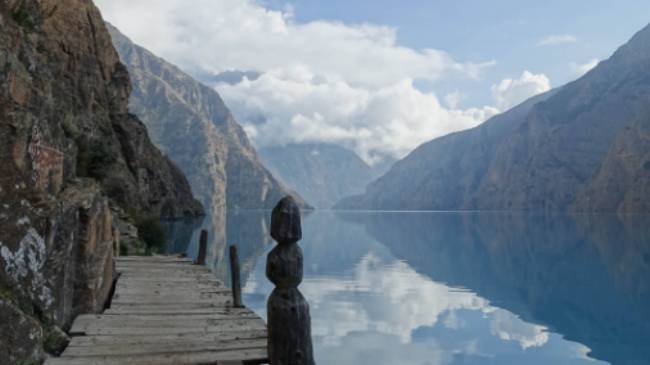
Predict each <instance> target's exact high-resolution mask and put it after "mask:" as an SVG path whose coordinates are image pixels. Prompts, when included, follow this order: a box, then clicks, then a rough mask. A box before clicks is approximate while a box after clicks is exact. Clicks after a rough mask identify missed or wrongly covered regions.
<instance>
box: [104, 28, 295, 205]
mask: <svg viewBox="0 0 650 365" xmlns="http://www.w3.org/2000/svg"><path fill="white" fill-rule="evenodd" d="M108 29H109V31H110V33H111V35H112V37H113V43H114V45H115V48H116V49H117V51H118V53H119V55H120V58H121V59H122V62H124V64H125V65H126V66H127V67H128V70H129V74H130V75H131V82H132V84H133V93H132V94H131V99H130V103H129V108H130V110H131V111H132V112H133V113H135V114H136V115H138V117H140V119H141V120H142V121H143V122H144V123H145V124H146V125H147V128H148V129H149V133H150V134H151V137H152V139H153V140H154V142H155V143H156V145H158V146H159V147H160V148H161V149H162V150H163V151H164V152H165V153H166V154H167V155H168V156H169V157H170V158H171V159H172V160H173V161H174V162H176V163H177V164H178V166H179V167H180V168H181V169H182V170H183V172H184V173H185V174H186V175H187V177H188V179H189V181H190V184H191V186H192V190H193V191H194V193H195V194H197V196H199V197H200V199H201V200H202V202H203V204H204V206H205V207H206V208H208V209H211V210H213V211H214V210H215V209H221V208H226V207H227V208H247V209H258V208H272V207H273V206H274V205H275V204H276V203H277V201H278V200H280V199H281V198H282V197H283V196H285V195H287V194H293V193H292V192H291V191H289V190H288V189H286V188H285V187H284V186H283V185H282V184H280V183H279V182H278V181H277V180H276V179H275V178H274V177H273V175H271V173H270V172H269V171H267V170H266V168H265V167H264V166H263V165H262V163H261V162H260V160H259V159H258V157H257V153H256V151H255V149H254V148H253V146H252V145H251V143H250V142H249V140H248V137H247V136H246V133H245V132H244V130H243V129H242V128H241V126H240V125H239V124H238V123H237V122H236V121H235V119H234V118H233V116H232V114H231V113H230V111H229V110H228V108H227V107H226V105H225V104H224V102H223V101H222V99H221V97H220V96H219V94H218V93H217V92H216V91H215V90H213V89H212V88H210V87H208V86H205V85H203V84H201V83H200V82H198V81H196V80H195V79H193V78H192V77H191V76H189V75H188V74H186V73H185V72H183V71H181V70H180V69H179V68H178V67H176V66H174V65H172V64H170V63H168V62H166V61H165V60H163V59H162V58H159V57H157V56H155V55H154V54H152V53H150V52H149V51H147V50H146V49H144V48H142V47H140V46H138V45H136V44H134V43H133V42H131V40H129V39H128V38H127V37H125V36H124V35H123V34H121V33H120V32H119V31H118V30H117V29H116V28H115V27H113V26H111V25H110V24H109V25H108ZM293 195H295V194H293ZM299 200H300V199H299ZM300 201H301V200H300Z"/></svg>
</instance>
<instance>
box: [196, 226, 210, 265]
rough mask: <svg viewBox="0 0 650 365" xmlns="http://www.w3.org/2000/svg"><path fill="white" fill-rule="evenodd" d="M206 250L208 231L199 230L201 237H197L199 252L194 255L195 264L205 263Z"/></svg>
mask: <svg viewBox="0 0 650 365" xmlns="http://www.w3.org/2000/svg"><path fill="white" fill-rule="evenodd" d="M207 250H208V231H206V230H205V229H203V230H201V238H199V254H198V255H197V256H196V261H195V262H194V263H195V264H197V265H205V255H206V252H207Z"/></svg>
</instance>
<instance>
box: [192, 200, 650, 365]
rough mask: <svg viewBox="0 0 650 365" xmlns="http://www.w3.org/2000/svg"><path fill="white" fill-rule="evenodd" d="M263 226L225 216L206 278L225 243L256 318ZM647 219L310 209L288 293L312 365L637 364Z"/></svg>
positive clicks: (647, 266)
mask: <svg viewBox="0 0 650 365" xmlns="http://www.w3.org/2000/svg"><path fill="white" fill-rule="evenodd" d="M268 217H269V214H268V212H250V211H249V212H237V213H232V214H227V215H225V222H224V223H223V226H222V227H223V229H225V230H226V235H225V236H226V238H224V239H223V240H222V241H221V242H215V243H214V248H213V252H214V260H213V262H214V263H215V264H216V268H217V270H216V271H217V275H219V276H221V277H222V278H226V277H225V275H226V274H227V265H226V264H225V262H226V260H225V256H223V255H224V254H225V250H224V249H222V248H223V247H225V241H228V242H229V243H237V244H238V246H239V249H240V255H241V259H242V262H243V272H242V277H243V278H244V281H245V283H246V285H245V288H244V293H245V295H244V301H245V303H246V304H247V305H248V306H249V307H251V308H253V309H254V310H255V311H257V312H258V313H260V314H261V315H263V316H265V313H264V311H265V304H266V297H267V295H268V293H269V292H270V291H271V289H272V286H271V284H270V283H269V282H268V281H267V280H266V278H265V276H264V264H265V256H266V252H267V251H268V250H270V249H271V247H272V245H271V242H270V240H269V238H268V231H267V230H268ZM648 223H650V221H649V220H648V219H647V217H638V216H637V217H629V218H627V219H625V220H621V219H619V218H617V217H615V216H597V217H594V216H579V217H577V218H572V217H570V216H552V217H549V216H536V215H514V214H501V213H499V214H497V213H463V214H461V213H333V212H316V213H313V214H312V215H310V216H309V217H306V218H304V223H303V234H304V239H303V241H302V246H303V250H304V256H305V281H304V282H303V284H302V285H301V291H302V292H303V294H304V295H305V297H306V298H307V299H308V300H309V302H310V305H311V308H312V316H313V319H312V323H313V335H314V346H315V352H316V358H317V361H318V363H319V364H360V363H361V364H370V363H372V364H585V363H590V364H592V363H594V362H596V363H597V362H600V361H602V362H603V363H612V364H647V363H648V360H647V359H649V358H650V340H649V338H650V295H649V293H650V288H649V281H650V242H649V241H650V235H649V233H650V231H649V229H650V228H649V227H650V225H649V224H648ZM204 225H205V224H204ZM216 237H218V235H216ZM197 239H198V238H194V239H193V241H196V240H197ZM217 241H218V240H217ZM192 249H193V248H192V247H190V248H189V251H192ZM220 255H221V257H220Z"/></svg>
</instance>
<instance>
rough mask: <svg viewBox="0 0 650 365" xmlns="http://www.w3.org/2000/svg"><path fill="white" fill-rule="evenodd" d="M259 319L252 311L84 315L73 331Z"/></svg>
mask: <svg viewBox="0 0 650 365" xmlns="http://www.w3.org/2000/svg"><path fill="white" fill-rule="evenodd" d="M241 319H259V317H258V316H257V315H256V314H255V313H253V312H251V311H240V312H238V313H232V312H230V313H218V314H203V315H175V316H174V315H82V316H79V317H78V318H77V319H76V320H75V321H74V323H73V325H72V328H71V329H70V332H71V333H85V332H86V331H87V329H89V328H93V327H97V326H99V327H102V328H112V327H132V326H138V327H176V326H178V327H186V326H197V327H200V326H206V325H216V324H218V323H220V322H219V321H229V320H241Z"/></svg>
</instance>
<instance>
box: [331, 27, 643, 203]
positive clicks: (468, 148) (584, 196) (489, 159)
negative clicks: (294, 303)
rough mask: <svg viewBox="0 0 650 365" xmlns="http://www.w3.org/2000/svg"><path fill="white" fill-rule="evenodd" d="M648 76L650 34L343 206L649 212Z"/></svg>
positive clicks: (455, 137)
mask: <svg viewBox="0 0 650 365" xmlns="http://www.w3.org/2000/svg"><path fill="white" fill-rule="evenodd" d="M649 69H650V27H647V28H645V29H643V30H642V31H640V32H639V33H637V34H636V35H635V36H634V37H633V38H632V39H631V40H630V41H629V42H628V43H627V44H626V45H624V46H623V47H621V48H620V49H619V50H618V51H616V52H615V53H614V55H613V56H612V57H611V58H610V59H609V60H606V61H604V62H602V63H600V64H599V65H598V66H597V67H596V68H594V69H593V70H592V71H590V72H589V73H587V74H586V75H585V76H583V77H581V78H580V79H578V80H576V81H574V82H572V83H570V84H567V85H565V86H564V87H562V88H561V89H559V90H557V91H556V92H554V93H551V94H552V95H551V94H546V95H543V96H541V97H535V98H533V99H531V100H529V101H528V102H526V103H524V104H523V105H521V106H518V107H516V108H515V109H513V110H511V111H509V112H507V113H504V114H502V115H500V116H497V117H494V118H492V119H491V120H489V121H487V122H485V123H484V124H483V125H481V126H479V127H477V128H475V129H472V130H469V131H464V132H460V133H456V134H452V135H450V136H446V137H442V138H439V139H436V140H433V141H431V142H429V143H426V144H424V145H422V146H420V147H419V148H418V149H416V150H415V151H414V152H412V153H411V154H410V155H409V156H407V157H406V158H405V159H403V160H402V161H400V162H398V163H397V164H395V166H394V168H393V169H392V170H391V171H389V173H388V174H386V175H385V176H383V177H382V178H380V179H378V180H376V181H375V182H373V183H371V185H370V186H369V187H368V189H367V192H366V194H365V195H363V196H359V197H355V198H350V199H347V200H346V201H344V202H341V204H340V206H344V207H348V208H374V209H488V210H493V209H497V210H536V211H563V210H570V209H575V210H583V211H603V210H606V211H618V212H640V211H642V212H648V211H650V206H649V205H648V203H647V202H648V201H649V200H650V195H648V194H649V193H650V191H649V190H648V189H647V188H646V187H645V186H647V183H646V182H647V181H648V179H650V169H645V167H644V166H645V163H646V162H647V161H648V159H647V153H648V147H647V145H648V144H647V128H646V127H644V126H647V119H648V114H647V113H645V111H646V110H647V105H648V103H650V78H648V70H649ZM616 171H621V172H624V176H622V177H621V176H619V175H618V174H617V173H616Z"/></svg>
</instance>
